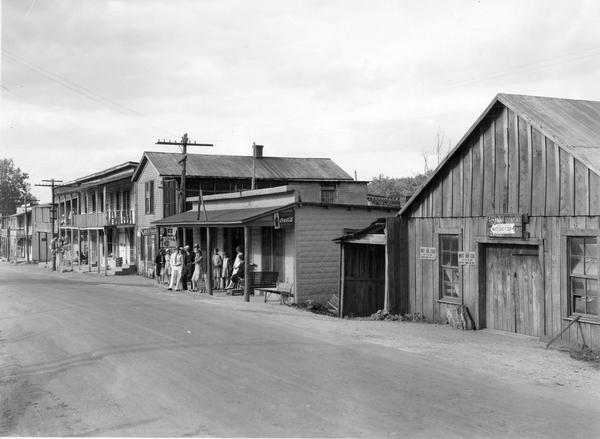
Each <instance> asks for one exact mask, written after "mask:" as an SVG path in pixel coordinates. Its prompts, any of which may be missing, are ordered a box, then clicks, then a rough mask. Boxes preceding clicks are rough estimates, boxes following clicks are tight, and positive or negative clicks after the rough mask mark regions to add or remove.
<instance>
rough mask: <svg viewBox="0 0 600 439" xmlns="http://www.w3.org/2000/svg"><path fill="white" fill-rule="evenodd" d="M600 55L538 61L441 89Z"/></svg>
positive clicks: (475, 77)
mask: <svg viewBox="0 0 600 439" xmlns="http://www.w3.org/2000/svg"><path fill="white" fill-rule="evenodd" d="M599 55H600V51H599V50H592V51H588V52H583V53H579V54H576V55H567V56H563V57H559V58H551V59H547V60H542V61H537V62H534V63H529V64H522V65H517V66H513V67H511V68H508V69H505V70H500V71H495V72H493V73H489V74H486V75H481V76H474V77H471V78H467V79H462V80H458V81H455V82H452V83H450V84H447V85H445V86H442V87H441V88H442V89H448V88H457V87H462V86H465V85H470V84H474V83H478V82H484V81H488V80H491V79H498V78H502V77H504V76H511V75H515V74H518V73H528V72H534V71H537V70H540V69H544V68H547V67H552V66H555V65H560V64H566V63H570V62H573V61H579V60H581V59H586V58H592V57H595V56H599Z"/></svg>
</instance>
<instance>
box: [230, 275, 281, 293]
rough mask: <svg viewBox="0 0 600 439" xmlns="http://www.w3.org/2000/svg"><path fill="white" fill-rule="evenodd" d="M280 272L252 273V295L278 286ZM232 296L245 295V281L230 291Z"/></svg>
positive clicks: (241, 281) (240, 281)
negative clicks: (257, 291)
mask: <svg viewBox="0 0 600 439" xmlns="http://www.w3.org/2000/svg"><path fill="white" fill-rule="evenodd" d="M278 277H279V272H278V271H251V272H250V294H254V290H261V289H262V288H274V287H275V286H276V285H277V278H278ZM229 294H231V295H232V296H236V295H238V294H244V280H243V279H240V280H239V281H238V284H237V285H236V286H235V287H234V288H233V289H231V290H230V293H229Z"/></svg>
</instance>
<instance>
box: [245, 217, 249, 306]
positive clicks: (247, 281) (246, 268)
mask: <svg viewBox="0 0 600 439" xmlns="http://www.w3.org/2000/svg"><path fill="white" fill-rule="evenodd" d="M244 302H250V227H248V226H244Z"/></svg>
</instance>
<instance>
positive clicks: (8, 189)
mask: <svg viewBox="0 0 600 439" xmlns="http://www.w3.org/2000/svg"><path fill="white" fill-rule="evenodd" d="M28 179H29V175H28V174H27V173H25V172H23V171H21V169H20V168H17V167H16V166H15V163H14V162H13V160H12V159H0V214H2V215H12V214H13V213H15V212H16V211H17V206H19V205H21V204H23V198H24V196H25V194H27V196H28V197H29V198H31V193H30V192H29V189H30V186H29V183H27V180H28Z"/></svg>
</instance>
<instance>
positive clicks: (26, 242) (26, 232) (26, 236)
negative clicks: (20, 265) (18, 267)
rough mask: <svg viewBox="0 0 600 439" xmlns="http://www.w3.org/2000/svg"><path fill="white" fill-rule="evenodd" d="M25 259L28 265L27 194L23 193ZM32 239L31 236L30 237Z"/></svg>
mask: <svg viewBox="0 0 600 439" xmlns="http://www.w3.org/2000/svg"><path fill="white" fill-rule="evenodd" d="M24 201H25V259H26V260H27V263H28V264H29V221H28V220H27V192H25V199H24ZM32 237H33V236H32Z"/></svg>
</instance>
